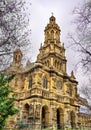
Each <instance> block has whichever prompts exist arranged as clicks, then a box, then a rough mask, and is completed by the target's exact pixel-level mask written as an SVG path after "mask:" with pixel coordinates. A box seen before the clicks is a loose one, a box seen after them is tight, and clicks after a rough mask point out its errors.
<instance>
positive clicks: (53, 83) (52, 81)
mask: <svg viewBox="0 0 91 130" xmlns="http://www.w3.org/2000/svg"><path fill="white" fill-rule="evenodd" d="M51 87H52V88H55V79H54V78H51Z"/></svg>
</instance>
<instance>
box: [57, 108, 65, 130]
mask: <svg viewBox="0 0 91 130" xmlns="http://www.w3.org/2000/svg"><path fill="white" fill-rule="evenodd" d="M63 128H64V112H63V109H62V108H58V109H57V129H58V130H63Z"/></svg>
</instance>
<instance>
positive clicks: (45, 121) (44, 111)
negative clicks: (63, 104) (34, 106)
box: [41, 106, 49, 128]
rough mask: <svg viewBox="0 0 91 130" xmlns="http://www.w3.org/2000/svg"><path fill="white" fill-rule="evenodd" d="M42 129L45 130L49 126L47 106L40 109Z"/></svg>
mask: <svg viewBox="0 0 91 130" xmlns="http://www.w3.org/2000/svg"><path fill="white" fill-rule="evenodd" d="M41 121H42V122H41V123H42V127H43V128H46V127H47V126H48V125H49V111H48V107H47V106H43V107H42V120H41Z"/></svg>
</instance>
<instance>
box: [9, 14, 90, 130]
mask: <svg viewBox="0 0 91 130" xmlns="http://www.w3.org/2000/svg"><path fill="white" fill-rule="evenodd" d="M60 32H61V30H60V27H59V26H58V24H57V23H56V18H55V17H54V16H53V15H52V16H51V17H50V18H49V23H48V24H47V26H46V27H45V30H44V43H43V44H41V45H40V49H39V54H38V56H37V60H36V62H34V63H30V62H27V64H26V67H25V68H23V67H22V64H21V61H22V56H23V54H22V52H21V50H20V49H17V50H15V51H14V53H13V62H12V64H11V65H10V67H9V68H8V69H7V72H8V73H15V74H16V76H15V78H14V79H13V80H12V82H11V83H10V84H11V86H12V87H13V89H14V92H15V93H17V94H18V97H17V101H16V102H15V105H16V106H17V107H18V108H19V109H20V111H19V113H18V115H15V116H13V117H11V118H10V119H9V123H10V126H11V127H15V124H16V126H17V127H18V125H19V122H20V121H21V122H23V125H24V124H27V125H25V127H26V126H28V127H29V128H30V129H31V130H33V129H34V130H66V129H68V128H70V129H72V130H74V129H79V130H80V127H81V126H84V127H86V128H87V127H90V126H91V115H88V114H84V113H80V106H81V105H83V106H88V102H87V101H86V99H84V98H81V97H80V95H79V94H78V92H77V85H78V82H77V81H76V78H75V75H74V72H73V71H72V72H71V74H70V75H68V74H67V70H66V68H67V59H66V56H65V47H64V44H62V43H61V41H60ZM51 128H52V129H51ZM30 129H29V130H30ZM86 130H87V129H86Z"/></svg>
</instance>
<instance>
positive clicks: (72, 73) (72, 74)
mask: <svg viewBox="0 0 91 130" xmlns="http://www.w3.org/2000/svg"><path fill="white" fill-rule="evenodd" d="M71 79H75V76H74V72H73V70H72V72H71Z"/></svg>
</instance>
